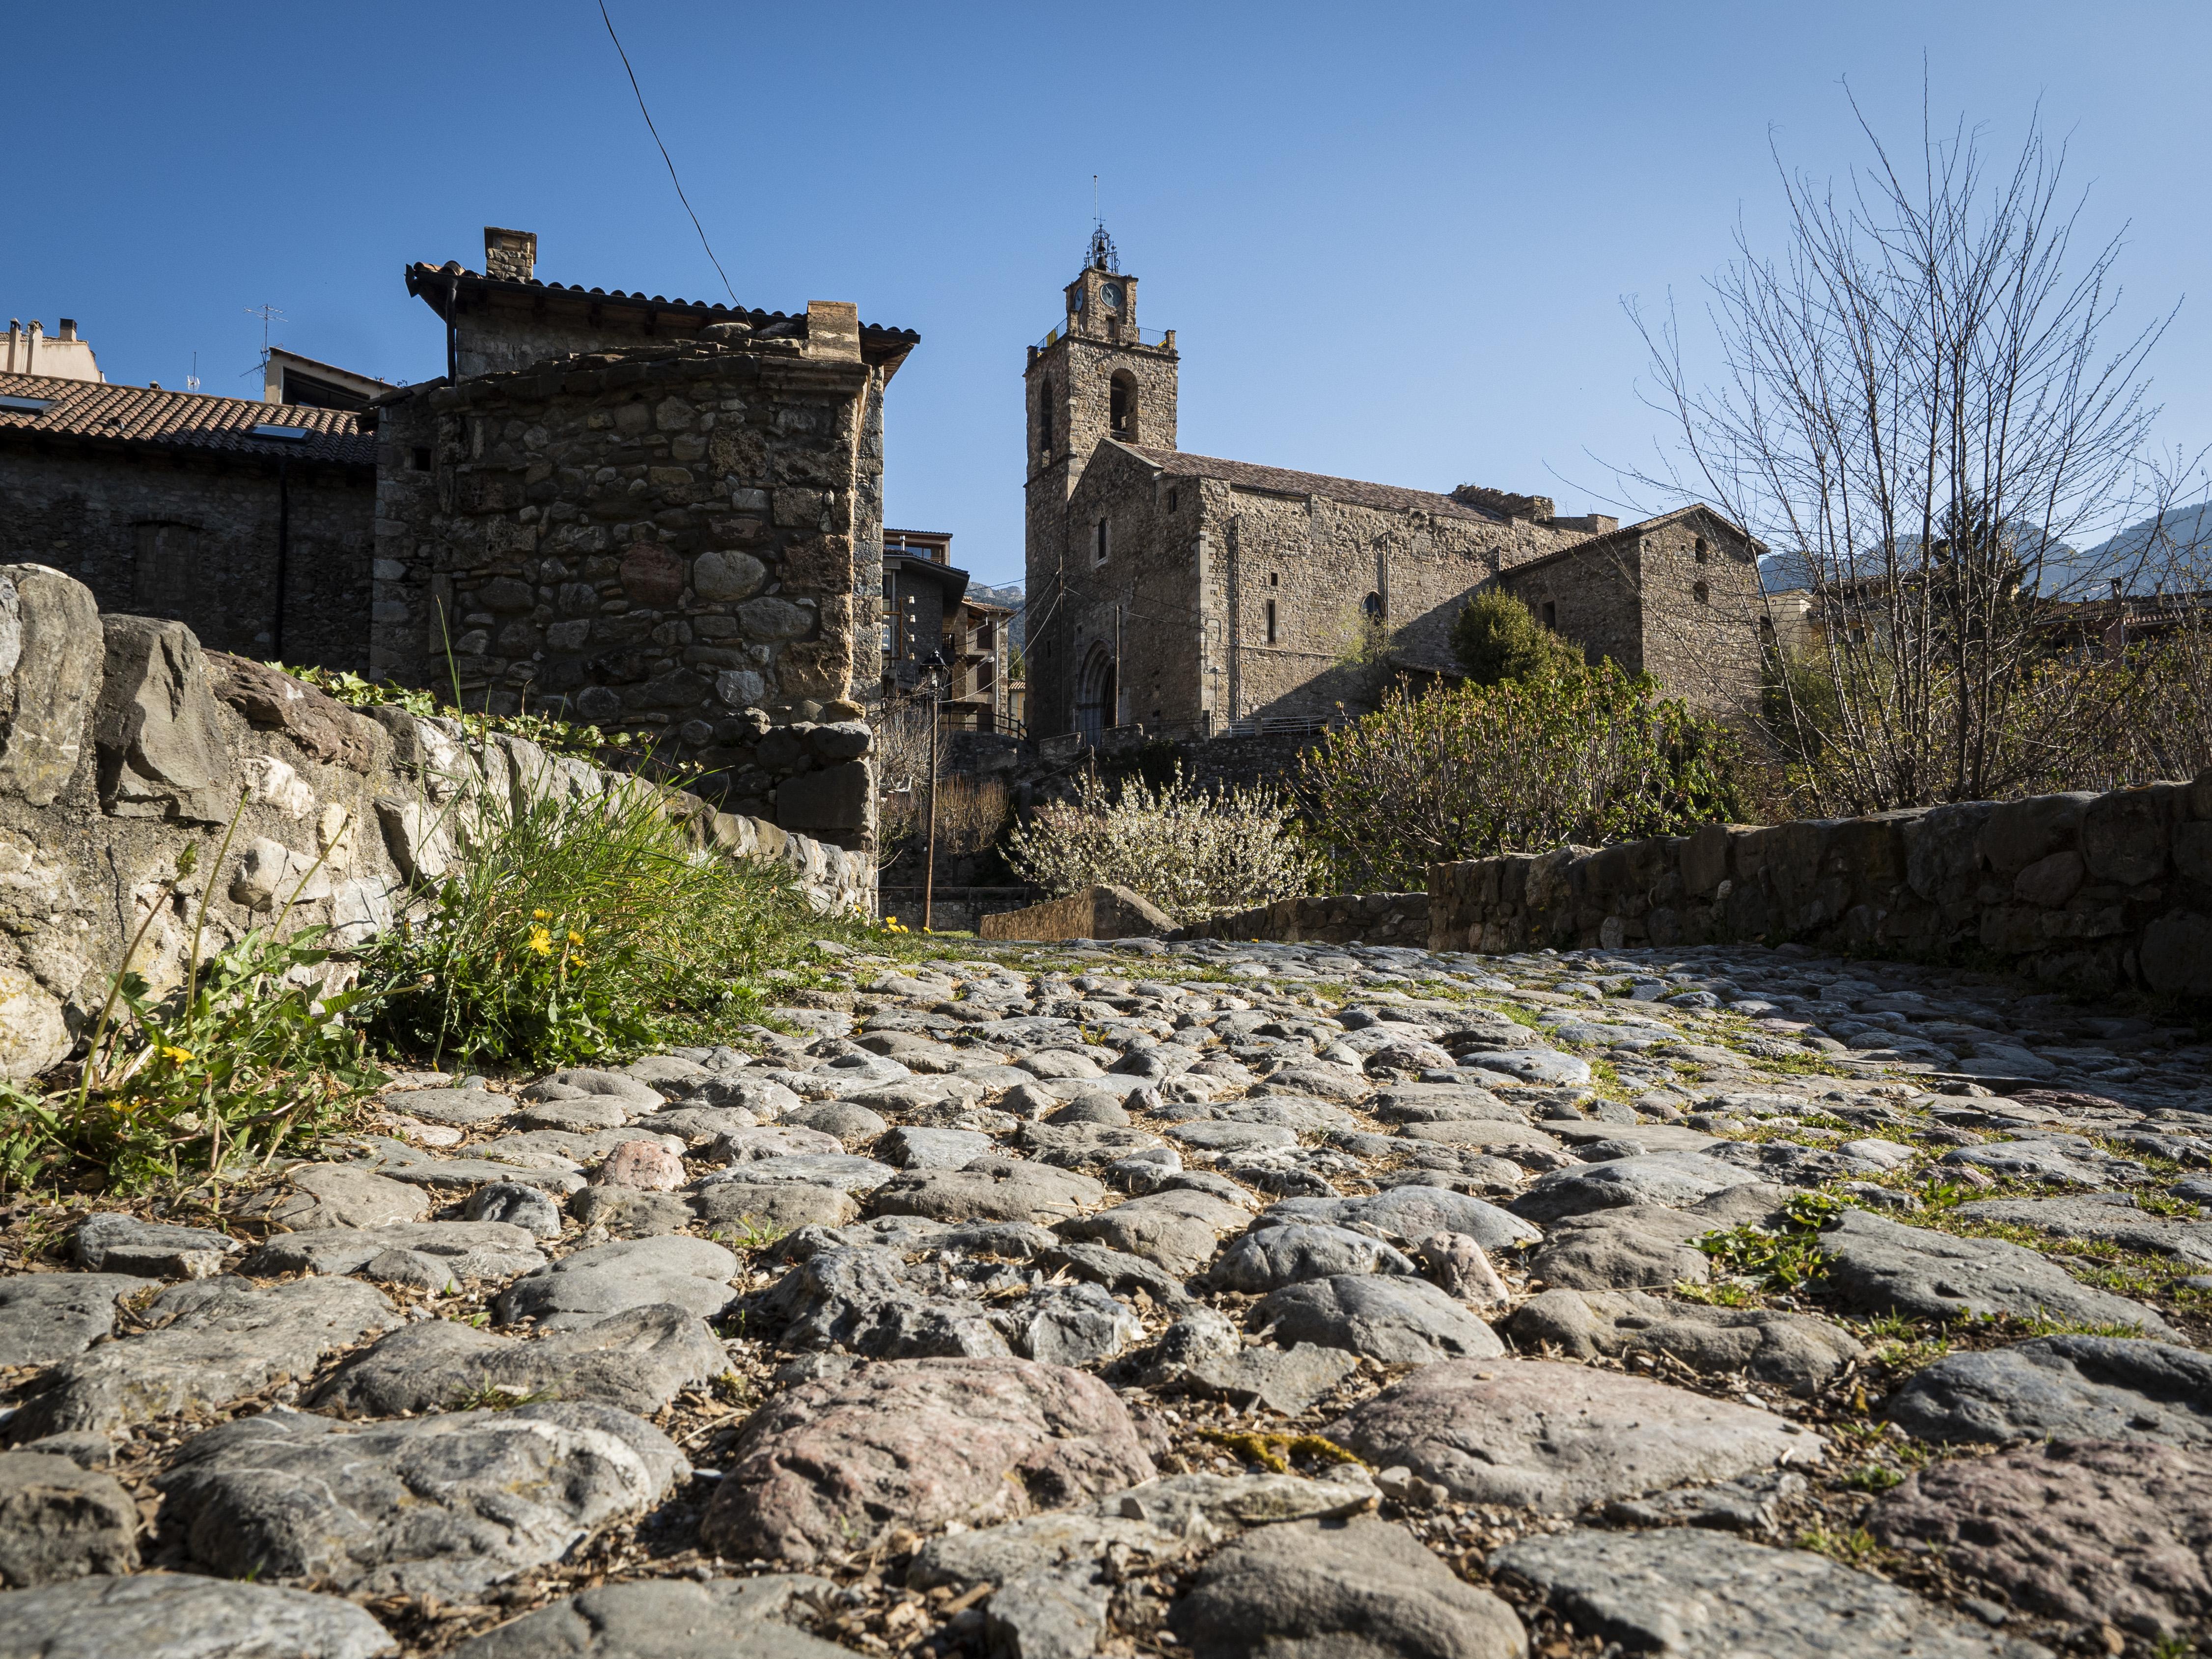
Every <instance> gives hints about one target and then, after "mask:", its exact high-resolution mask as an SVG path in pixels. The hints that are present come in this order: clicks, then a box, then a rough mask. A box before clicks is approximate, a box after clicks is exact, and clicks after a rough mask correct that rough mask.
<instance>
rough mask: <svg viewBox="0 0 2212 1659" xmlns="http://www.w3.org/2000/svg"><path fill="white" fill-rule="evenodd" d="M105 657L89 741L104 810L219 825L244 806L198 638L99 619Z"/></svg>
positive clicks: (164, 626)
mask: <svg viewBox="0 0 2212 1659" xmlns="http://www.w3.org/2000/svg"><path fill="white" fill-rule="evenodd" d="M100 626H101V629H102V631H103V634H104V637H105V640H106V661H105V665H104V667H103V669H102V675H101V681H100V702H99V706H98V708H97V710H96V711H95V713H94V717H93V732H94V739H95V741H96V742H97V744H98V745H99V750H100V804H101V805H102V806H103V807H105V808H106V811H109V812H110V813H112V814H113V815H114V816H116V817H156V818H159V817H167V818H174V819H179V820H181V821H183V822H185V823H222V822H223V821H224V820H225V819H227V818H228V817H229V816H230V814H231V812H232V811H233V810H234V808H235V807H236V806H237V805H238V798H237V795H236V794H235V793H234V792H233V790H232V789H231V787H230V786H231V782H232V779H233V775H234V772H235V770H236V764H237V757H236V755H235V754H234V752H233V751H232V749H231V745H230V739H229V738H227V737H226V736H224V735H223V730H222V718H221V716H220V714H218V713H217V710H216V699H215V693H214V691H213V690H212V689H211V688H210V684H209V681H208V671H207V659H206V657H205V656H204V654H203V653H202V652H201V650H200V642H199V641H198V640H197V638H195V637H194V636H193V634H192V630H191V629H189V628H187V627H185V625H184V623H178V622H157V621H155V619H154V618H152V617H120V616H111V617H101V618H100Z"/></svg>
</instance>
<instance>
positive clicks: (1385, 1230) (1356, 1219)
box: [1260, 1186, 1544, 1250]
mask: <svg viewBox="0 0 2212 1659" xmlns="http://www.w3.org/2000/svg"><path fill="white" fill-rule="evenodd" d="M1291 1221H1304V1222H1316V1223H1320V1224H1322V1225H1328V1226H1332V1227H1349V1228H1351V1229H1352V1230H1353V1231H1356V1232H1364V1233H1372V1234H1374V1235H1375V1237H1377V1238H1381V1239H1386V1240H1388V1241H1389V1243H1392V1244H1395V1245H1396V1246H1397V1247H1398V1248H1399V1249H1401V1250H1402V1249H1409V1248H1410V1247H1411V1246H1413V1244H1416V1243H1419V1241H1420V1240H1422V1239H1424V1238H1426V1237H1429V1236H1430V1235H1431V1233H1459V1234H1461V1235H1462V1236H1464V1237H1468V1238H1471V1239H1473V1240H1474V1242H1475V1243H1478V1244H1480V1245H1481V1246H1482V1248H1483V1249H1486V1250H1503V1249H1507V1248H1509V1247H1510V1246H1512V1245H1515V1244H1533V1243H1535V1242H1536V1241H1537V1240H1539V1239H1541V1237H1543V1236H1544V1235H1543V1234H1542V1233H1541V1231H1538V1230H1537V1229H1536V1228H1534V1227H1533V1226H1531V1225H1529V1224H1528V1222H1526V1221H1523V1220H1522V1218H1520V1217H1519V1216H1517V1215H1515V1214H1513V1213H1511V1212H1510V1211H1506V1210H1501V1209H1499V1208H1498V1206H1496V1205H1495V1204H1486V1203H1485V1202H1484V1201H1483V1200H1480V1199H1479V1198H1474V1197H1471V1196H1469V1195H1468V1194H1466V1193H1462V1192H1455V1191H1454V1190H1453V1189H1452V1188H1449V1187H1428V1186H1406V1187H1387V1188H1384V1189H1383V1191H1381V1192H1379V1193H1371V1194H1367V1195H1366V1196H1364V1197H1360V1198H1289V1199H1285V1200H1283V1201H1282V1202H1281V1203H1279V1204H1275V1205H1271V1206H1268V1207H1267V1209H1266V1210H1264V1211H1262V1212H1261V1215H1260V1225H1262V1226H1273V1225H1276V1224H1277V1223H1280V1222H1291Z"/></svg>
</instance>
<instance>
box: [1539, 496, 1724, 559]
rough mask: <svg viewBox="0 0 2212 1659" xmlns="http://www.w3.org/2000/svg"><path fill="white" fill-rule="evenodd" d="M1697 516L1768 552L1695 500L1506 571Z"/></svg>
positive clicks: (1628, 540) (1629, 539)
mask: <svg viewBox="0 0 2212 1659" xmlns="http://www.w3.org/2000/svg"><path fill="white" fill-rule="evenodd" d="M1696 517H1703V518H1706V519H1710V520H1712V522H1713V523H1715V524H1717V525H1718V526H1721V528H1723V530H1725V531H1727V532H1729V534H1730V535H1734V536H1743V539H1744V544H1745V545H1746V546H1747V547H1749V548H1750V549H1751V550H1752V553H1753V556H1758V555H1761V554H1764V553H1765V551H1766V544H1765V542H1762V541H1760V540H1759V539H1758V538H1756V537H1753V536H1745V535H1744V532H1743V526H1741V525H1740V524H1737V523H1736V522H1735V520H1731V519H1729V518H1728V517H1726V516H1725V515H1723V514H1722V513H1717V512H1715V511H1714V510H1713V509H1712V508H1711V507H1707V506H1706V505H1705V503H1704V502H1703V501H1692V502H1691V503H1690V504H1689V506H1687V507H1676V508H1675V509H1674V511H1673V512H1671V513H1660V514H1659V515H1658V516H1657V517H1656V518H1652V519H1644V520H1638V522H1637V523H1635V524H1625V525H1622V526H1620V528H1618V529H1616V530H1608V531H1607V532H1604V533H1603V534H1602V535H1597V536H1590V537H1587V538H1584V539H1583V540H1582V541H1578V542H1574V543H1571V544H1569V545H1567V546H1565V547H1562V548H1557V549H1554V550H1553V551H1551V552H1549V553H1547V554H1545V555H1544V556H1542V557H1541V558H1535V559H1528V560H1526V561H1524V562H1522V563H1520V564H1516V565H1513V566H1511V567H1510V568H1508V569H1507V570H1506V571H1505V572H1504V574H1505V575H1507V576H1519V575H1522V574H1526V573H1527V572H1528V571H1531V570H1534V569H1536V568H1539V567H1541V566H1543V565H1548V564H1553V563H1555V562H1558V561H1559V560H1561V559H1579V558H1582V557H1583V556H1586V555H1588V554H1590V553H1595V552H1600V551H1602V550H1606V549H1608V548H1621V547H1626V546H1628V545H1629V544H1632V543H1634V542H1635V541H1637V540H1638V538H1641V537H1644V536H1646V535H1649V534H1650V532H1652V531H1655V530H1656V529H1658V528H1660V526H1662V525H1670V524H1674V523H1675V522H1677V521H1678V520H1683V519H1688V518H1696Z"/></svg>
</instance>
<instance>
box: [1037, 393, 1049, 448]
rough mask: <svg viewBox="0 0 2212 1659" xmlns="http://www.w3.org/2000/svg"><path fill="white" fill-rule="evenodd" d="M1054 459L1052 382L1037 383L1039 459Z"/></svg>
mask: <svg viewBox="0 0 2212 1659" xmlns="http://www.w3.org/2000/svg"><path fill="white" fill-rule="evenodd" d="M1051 457H1052V382H1051V381H1050V380H1039V381H1038V382H1037V459H1039V460H1041V461H1042V460H1048V459H1051Z"/></svg>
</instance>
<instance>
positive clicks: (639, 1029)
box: [367, 783, 844, 1067]
mask: <svg viewBox="0 0 2212 1659" xmlns="http://www.w3.org/2000/svg"><path fill="white" fill-rule="evenodd" d="M486 810H487V811H488V812H489V813H490V814H491V815H492V816H493V817H494V818H495V820H496V821H495V822H493V823H489V824H486V825H484V826H482V827H481V828H480V829H477V831H476V833H474V834H473V835H472V836H471V839H472V840H473V841H474V842H476V843H477V844H476V845H475V846H474V847H473V848H471V856H470V857H469V859H468V860H465V862H462V863H459V864H458V865H456V866H455V867H454V869H453V872H451V873H450V874H449V875H447V877H446V878H444V879H443V880H442V881H441V883H440V884H438V886H437V889H436V890H435V894H434V895H433V896H432V897H431V900H430V902H429V904H428V907H427V908H425V909H424V910H423V911H422V912H421V913H418V914H417V915H413V916H410V917H407V918H404V919H403V921H401V922H400V923H399V924H398V925H397V926H395V927H392V929H390V930H389V931H387V932H386V933H384V934H382V935H381V936H380V938H379V939H377V940H376V941H375V943H374V944H373V945H371V946H370V947H369V950H368V953H367V954H368V962H369V963H370V964H371V968H372V970H373V972H374V975H376V976H377V977H378V978H379V979H380V980H382V981H386V983H388V984H389V986H390V987H391V989H390V990H389V992H388V993H387V994H386V996H385V997H384V998H383V1000H381V1001H380V1003H379V1005H378V1006H377V1007H376V1009H375V1012H374V1016H373V1021H372V1025H371V1032H372V1035H373V1036H374V1037H375V1038H376V1039H377V1040H378V1041H380V1042H383V1043H385V1044H386V1045H388V1046H389V1047H391V1048H392V1049H394V1050H396V1051H398V1052H399V1053H401V1054H408V1055H410V1056H419V1057H421V1058H423V1059H425V1060H429V1061H431V1062H432V1063H434V1064H441V1065H442V1064H449V1063H453V1064H482V1063H486V1062H503V1063H507V1064H513V1065H523V1066H540V1067H543V1066H560V1065H574V1064H578V1063H580V1062H583V1061H586V1060H597V1059H600V1058H604V1057H608V1056H612V1055H616V1054H628V1053H634V1052H636V1051H638V1050H641V1049H643V1048H647V1047H649V1046H651V1045H653V1044H655V1043H660V1044H667V1043H677V1042H693V1041H698V1040H702V1039H704V1040H707V1041H714V1040H716V1039H717V1038H718V1037H719V1036H720V1035H722V1034H723V1033H724V1032H726V1030H728V1029H729V1028H731V1027H732V1026H734V1025H735V1024H739V1023H742V1022H743V1021H744V1020H745V1019H747V1018H750V1017H751V1016H752V1015H753V1014H754V1013H755V1012H756V1011H757V1008H758V1007H759V1006H760V995H759V993H758V991H757V989H756V988H755V987H754V981H757V980H760V979H762V978H763V977H765V976H766V975H769V974H770V973H771V972H774V971H775V970H776V969H779V968H781V967H783V966H784V965H785V964H787V963H795V962H798V961H800V960H801V959H802V957H803V953H805V951H806V950H807V948H808V945H809V942H810V941H811V939H814V938H816V937H817V936H818V935H821V934H822V933H824V932H825V931H827V932H829V933H836V932H837V931H838V930H839V928H840V927H843V926H844V924H841V923H834V922H832V921H830V920H829V919H828V918H825V917H823V916H820V915H817V914H815V913H814V912H813V911H812V910H811V908H809V907H808V906H807V904H806V903H805V900H804V899H803V898H802V897H801V896H800V895H799V891H798V890H797V888H796V885H795V884H794V883H793V879H792V878H791V877H790V875H789V874H788V873H787V872H785V871H784V870H782V869H781V867H780V866H772V865H769V864H768V863H766V862H764V861H761V860H729V859H724V858H720V857H718V856H715V855H714V854H711V853H708V852H702V851H701V850H700V849H698V848H694V847H693V846H692V845H691V843H690V841H689V840H688V839H687V837H686V836H685V835H684V831H683V829H681V828H680V827H679V826H678V825H677V824H676V823H671V821H670V819H669V817H667V815H666V813H665V811H664V798H663V797H662V795H661V794H660V793H659V792H658V791H657V790H655V789H653V788H652V787H650V786H648V785H646V784H643V783H632V784H629V785H628V786H626V787H617V788H613V789H610V790H608V791H607V792H605V793H603V794H599V795H592V796H583V797H578V796H568V795H562V794H556V793H550V792H549V793H540V794H538V795H535V796H533V797H532V799H530V800H529V801H528V804H527V805H525V806H522V807H520V808H515V807H509V806H505V805H502V804H499V803H494V804H492V805H489V807H488V808H487V809H486Z"/></svg>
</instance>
